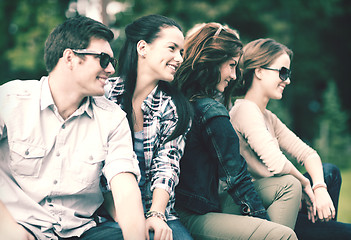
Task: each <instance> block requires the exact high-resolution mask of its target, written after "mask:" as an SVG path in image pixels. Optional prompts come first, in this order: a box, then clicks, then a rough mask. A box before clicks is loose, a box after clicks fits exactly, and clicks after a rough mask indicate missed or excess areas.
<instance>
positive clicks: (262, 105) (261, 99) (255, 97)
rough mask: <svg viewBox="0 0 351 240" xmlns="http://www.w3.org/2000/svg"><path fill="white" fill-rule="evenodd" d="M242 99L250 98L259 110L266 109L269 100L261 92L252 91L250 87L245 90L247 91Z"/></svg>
mask: <svg viewBox="0 0 351 240" xmlns="http://www.w3.org/2000/svg"><path fill="white" fill-rule="evenodd" d="M244 99H246V100H250V101H251V102H254V103H256V105H257V106H258V108H259V109H260V110H261V112H264V111H265V110H266V107H267V104H268V102H269V98H267V97H266V96H264V95H263V94H262V92H260V91H254V90H253V89H252V88H250V89H249V90H248V91H247V93H246V94H245V97H244Z"/></svg>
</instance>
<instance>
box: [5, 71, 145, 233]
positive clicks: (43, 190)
mask: <svg viewBox="0 0 351 240" xmlns="http://www.w3.org/2000/svg"><path fill="white" fill-rule="evenodd" d="M0 166H1V168H0V200H1V201H3V202H4V204H5V205H6V207H7V208H8V210H9V211H10V213H11V214H12V215H13V217H14V218H15V219H16V220H17V221H18V222H19V223H22V224H23V225H25V226H26V227H28V228H30V229H31V230H32V231H33V232H34V233H35V234H38V235H39V236H40V234H43V235H45V236H46V237H47V238H49V239H55V238H56V235H58V236H60V237H70V236H77V235H78V236H80V235H81V234H82V233H83V232H84V231H86V230H88V229H89V228H91V227H93V226H95V222H94V221H93V218H92V215H93V213H94V212H95V211H96V209H97V208H98V207H99V206H100V205H101V203H102V201H103V196H102V193H101V189H100V176H101V174H102V173H103V174H104V175H105V177H106V179H107V181H108V182H110V180H111V179H112V178H113V177H114V176H115V175H116V174H118V173H121V172H131V173H133V174H135V175H136V177H139V175H140V171H139V167H138V162H137V160H136V158H135V154H134V152H133V147H132V140H131V134H130V129H129V125H128V122H127V119H126V116H125V113H124V112H123V111H122V110H121V109H120V108H119V107H118V106H117V105H116V104H114V103H112V102H110V101H108V100H107V99H106V98H105V97H89V98H86V101H85V102H84V103H83V104H82V105H81V106H80V107H79V109H77V110H76V111H75V112H74V113H73V114H72V115H71V116H70V117H69V118H68V119H66V120H63V119H62V117H61V116H60V115H59V113H58V111H57V108H56V106H55V104H54V101H53V98H52V96H51V92H50V89H49V84H48V78H47V77H43V78H42V79H41V81H11V82H9V83H6V84H4V85H3V86H1V87H0ZM33 226H35V227H33ZM32 227H33V228H32Z"/></svg>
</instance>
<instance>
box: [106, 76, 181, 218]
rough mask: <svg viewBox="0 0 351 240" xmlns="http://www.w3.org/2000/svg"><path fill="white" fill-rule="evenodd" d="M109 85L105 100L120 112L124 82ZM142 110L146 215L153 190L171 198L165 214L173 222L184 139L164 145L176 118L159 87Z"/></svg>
mask: <svg viewBox="0 0 351 240" xmlns="http://www.w3.org/2000/svg"><path fill="white" fill-rule="evenodd" d="M109 84H111V85H112V86H111V85H110V86H111V89H110V90H108V92H107V97H108V98H109V99H111V100H112V101H114V102H116V103H117V104H119V105H121V107H122V109H123V103H121V101H122V94H123V93H124V84H123V80H122V79H121V78H110V79H109ZM141 109H142V111H143V113H144V129H143V131H144V157H145V176H146V183H145V185H146V189H145V196H144V201H145V207H146V209H145V211H148V210H149V209H150V207H151V203H152V192H153V190H154V189H155V188H161V189H164V190H165V191H167V192H168V193H169V196H170V197H169V201H168V204H167V207H166V211H165V215H166V218H167V220H174V219H177V215H176V212H175V211H174V203H175V193H174V190H175V186H176V185H177V184H178V182H179V160H180V158H181V157H182V156H183V152H184V147H185V135H181V136H179V137H177V138H176V139H174V140H172V141H168V142H167V143H165V140H166V139H167V137H168V136H170V135H171V134H172V132H173V131H174V129H175V127H176V124H177V121H178V115H177V112H176V107H175V105H174V103H173V101H172V99H171V97H170V96H168V95H167V94H166V93H165V92H163V91H161V90H159V89H158V87H156V88H155V89H153V91H152V92H151V93H150V94H149V95H148V96H147V98H146V99H145V100H144V102H143V103H142V105H141Z"/></svg>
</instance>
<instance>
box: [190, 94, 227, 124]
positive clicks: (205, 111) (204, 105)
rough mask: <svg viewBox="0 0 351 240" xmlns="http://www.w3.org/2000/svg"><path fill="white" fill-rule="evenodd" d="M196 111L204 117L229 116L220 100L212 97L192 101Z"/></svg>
mask: <svg viewBox="0 0 351 240" xmlns="http://www.w3.org/2000/svg"><path fill="white" fill-rule="evenodd" d="M192 105H193V107H194V110H195V112H196V113H199V112H200V113H201V115H203V116H204V117H205V118H206V119H210V118H213V117H219V116H224V117H229V115H228V110H227V109H226V108H225V107H224V105H223V104H221V103H220V102H218V101H216V100H214V99H212V98H199V99H196V100H195V101H193V102H192Z"/></svg>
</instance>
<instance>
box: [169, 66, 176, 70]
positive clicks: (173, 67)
mask: <svg viewBox="0 0 351 240" xmlns="http://www.w3.org/2000/svg"><path fill="white" fill-rule="evenodd" d="M168 67H169V68H172V69H173V70H175V69H176V68H175V66H173V65H168Z"/></svg>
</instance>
